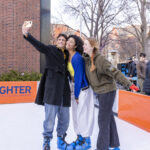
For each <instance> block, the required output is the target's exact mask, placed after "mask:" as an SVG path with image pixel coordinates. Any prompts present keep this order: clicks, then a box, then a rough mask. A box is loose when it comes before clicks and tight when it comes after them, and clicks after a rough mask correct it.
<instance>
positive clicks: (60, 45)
mask: <svg viewBox="0 0 150 150" xmlns="http://www.w3.org/2000/svg"><path fill="white" fill-rule="evenodd" d="M56 45H57V47H58V48H60V49H64V48H65V46H66V39H65V38H64V37H63V36H60V37H59V38H58V39H57V42H56Z"/></svg>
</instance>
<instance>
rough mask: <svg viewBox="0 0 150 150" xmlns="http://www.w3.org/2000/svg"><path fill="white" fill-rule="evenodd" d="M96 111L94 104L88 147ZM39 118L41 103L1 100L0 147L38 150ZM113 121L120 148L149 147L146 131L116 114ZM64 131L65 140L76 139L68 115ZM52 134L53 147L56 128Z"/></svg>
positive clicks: (137, 149)
mask: <svg viewBox="0 0 150 150" xmlns="http://www.w3.org/2000/svg"><path fill="white" fill-rule="evenodd" d="M97 114H98V109H97V108H96V111H95V127H94V132H93V135H92V148H91V150H95V148H96V139H97V134H98V125H97ZM70 116H71V115H70ZM43 120H44V107H43V106H38V105H36V104H33V103H24V104H1V105H0V150H42V142H43V138H42V131H43ZM116 122H117V127H118V132H119V138H120V143H121V146H120V148H121V150H150V133H148V132H146V131H144V130H142V129H140V128H137V127H135V126H133V125H131V124H129V123H127V122H125V121H122V120H120V119H118V118H117V117H116ZM56 123H57V120H56ZM55 127H56V125H55ZM67 134H68V135H67V141H68V142H72V141H73V140H75V139H76V134H75V133H74V130H73V126H72V119H71V121H70V126H69V129H68V131H67ZM53 135H54V138H53V139H52V141H51V150H57V146H56V142H57V138H56V129H55V130H54V134H53Z"/></svg>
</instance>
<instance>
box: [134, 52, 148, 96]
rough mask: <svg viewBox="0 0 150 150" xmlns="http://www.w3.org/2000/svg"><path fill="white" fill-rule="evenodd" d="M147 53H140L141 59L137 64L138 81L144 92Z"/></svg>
mask: <svg viewBox="0 0 150 150" xmlns="http://www.w3.org/2000/svg"><path fill="white" fill-rule="evenodd" d="M145 59H146V54H145V53H140V59H139V63H137V65H136V70H137V77H138V79H137V83H138V86H139V89H140V92H141V93H143V82H144V79H145V73H146V62H145Z"/></svg>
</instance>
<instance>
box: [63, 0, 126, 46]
mask: <svg viewBox="0 0 150 150" xmlns="http://www.w3.org/2000/svg"><path fill="white" fill-rule="evenodd" d="M64 3H65V4H64V5H65V13H67V14H69V15H70V16H73V17H76V19H77V18H79V17H80V15H81V16H82V19H83V22H84V26H85V27H86V29H87V31H88V33H89V36H90V37H95V38H96V39H97V40H99V45H100V48H101V49H102V48H103V47H105V45H106V43H107V42H108V35H109V33H110V27H111V26H112V25H113V24H114V22H115V19H116V17H117V16H118V15H119V13H120V12H121V11H122V10H123V7H124V5H125V1H124V0H66V1H64ZM81 10H82V13H81Z"/></svg>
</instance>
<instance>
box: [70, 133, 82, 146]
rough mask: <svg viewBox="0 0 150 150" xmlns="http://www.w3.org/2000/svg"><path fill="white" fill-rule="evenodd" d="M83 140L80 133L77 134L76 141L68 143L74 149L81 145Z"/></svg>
mask: <svg viewBox="0 0 150 150" xmlns="http://www.w3.org/2000/svg"><path fill="white" fill-rule="evenodd" d="M83 141H84V138H83V137H82V136H81V135H77V139H76V141H74V142H72V143H71V144H70V145H72V147H73V149H76V146H77V145H81V144H82V143H83Z"/></svg>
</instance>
